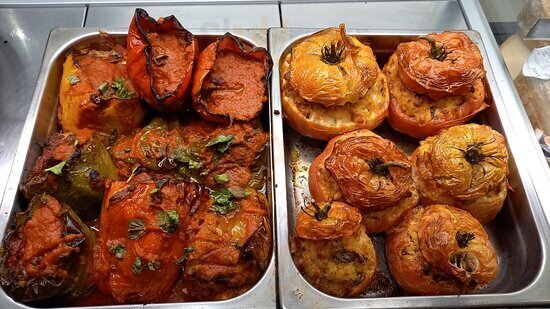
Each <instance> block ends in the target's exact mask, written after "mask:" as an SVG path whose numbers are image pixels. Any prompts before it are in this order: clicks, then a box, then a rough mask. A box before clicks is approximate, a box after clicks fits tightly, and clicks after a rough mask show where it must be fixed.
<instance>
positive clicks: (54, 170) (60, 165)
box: [44, 160, 67, 176]
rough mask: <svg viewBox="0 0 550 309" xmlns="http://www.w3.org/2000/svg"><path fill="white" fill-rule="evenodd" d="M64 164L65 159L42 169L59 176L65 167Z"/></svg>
mask: <svg viewBox="0 0 550 309" xmlns="http://www.w3.org/2000/svg"><path fill="white" fill-rule="evenodd" d="M65 164H67V160H65V161H61V162H59V163H57V164H56V165H54V166H52V167H50V168H47V169H45V170H44V171H45V172H50V173H53V174H56V175H57V176H60V175H61V174H63V168H64V167H65Z"/></svg>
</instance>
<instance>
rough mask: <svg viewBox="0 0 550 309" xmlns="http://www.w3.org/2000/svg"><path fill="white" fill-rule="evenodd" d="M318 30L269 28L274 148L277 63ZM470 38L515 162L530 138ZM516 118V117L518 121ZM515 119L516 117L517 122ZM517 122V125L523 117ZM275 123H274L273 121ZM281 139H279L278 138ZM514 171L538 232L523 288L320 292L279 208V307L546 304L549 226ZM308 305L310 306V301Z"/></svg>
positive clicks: (281, 197) (279, 129) (524, 175)
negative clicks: (536, 255) (295, 251)
mask: <svg viewBox="0 0 550 309" xmlns="http://www.w3.org/2000/svg"><path fill="white" fill-rule="evenodd" d="M319 30H322V28H270V29H269V31H268V41H269V51H270V53H271V55H272V57H273V59H274V65H273V73H272V80H271V81H272V89H271V95H272V100H271V102H272V105H273V109H274V110H279V111H281V114H280V117H278V119H275V118H276V116H278V115H274V121H272V124H273V125H274V132H273V136H274V148H279V147H284V142H283V120H282V118H283V117H282V106H281V91H280V90H281V89H280V82H279V80H280V73H279V62H280V58H281V56H282V55H283V53H284V51H285V50H286V49H287V48H288V47H289V46H290V45H291V44H293V42H295V41H298V40H300V39H302V38H304V37H305V36H307V35H309V34H312V33H314V32H316V31H319ZM444 30H445V29H434V30H413V31H411V30H381V29H369V30H365V29H357V28H347V29H346V32H347V33H348V34H350V35H373V36H378V35H380V36H381V35H395V36H399V35H403V36H410V35H413V36H418V35H423V34H428V33H431V32H441V31H444ZM457 31H462V32H464V33H466V34H468V35H469V36H470V37H471V38H472V39H473V40H474V42H475V43H476V44H477V45H478V47H479V49H480V51H481V53H482V56H483V62H484V66H485V69H486V71H487V77H486V78H487V83H488V84H489V86H490V89H491V94H492V96H493V101H494V104H495V106H496V108H497V112H498V114H499V118H500V121H501V123H502V127H503V130H504V131H505V132H506V137H507V143H508V146H509V149H510V151H511V152H512V153H513V154H514V157H515V158H521V156H520V155H519V154H518V152H520V150H521V148H520V146H521V143H519V141H521V140H529V137H527V136H521V134H520V132H517V131H516V130H514V129H513V125H512V124H513V122H512V119H511V117H513V116H514V115H511V114H510V113H508V109H507V108H506V104H504V100H503V98H502V96H501V93H500V90H499V88H498V86H497V84H496V81H495V75H494V73H493V70H492V67H491V65H498V64H492V63H489V57H488V55H487V51H486V49H485V45H484V43H483V41H482V39H481V35H480V34H479V32H477V31H475V30H458V29H457ZM516 116H517V115H516ZM516 118H518V117H516ZM518 119H519V118H518ZM518 119H516V121H521V119H519V120H518ZM275 120H278V121H275ZM278 136H279V138H277V137H278ZM274 160H275V168H274V171H275V174H274V182H275V190H276V192H275V199H276V203H277V204H278V205H287V190H286V175H285V173H286V172H285V171H284V170H283V171H281V167H282V168H284V167H285V161H284V160H285V158H284V154H282V162H281V156H274ZM515 164H516V167H517V169H518V173H519V176H520V180H521V182H522V184H523V186H524V188H525V193H526V198H527V200H528V202H529V211H531V213H532V216H533V218H534V221H535V224H536V229H537V231H538V232H539V233H538V239H537V240H538V241H539V242H540V245H541V255H542V256H541V266H540V269H539V270H538V272H537V274H536V276H535V278H534V280H533V281H532V282H531V283H529V284H528V285H527V286H526V287H524V288H523V289H521V290H519V291H515V292H511V293H493V294H469V295H461V296H460V295H458V296H457V295H445V296H401V297H383V298H349V299H347V298H337V297H333V296H330V295H327V294H325V293H322V292H320V291H318V290H317V289H315V288H313V287H312V286H311V285H310V284H309V283H308V282H307V281H305V280H304V279H303V277H302V276H301V275H300V274H299V272H298V270H297V268H296V266H295V264H294V262H293V260H292V256H291V254H290V248H289V246H288V239H289V231H288V225H287V222H288V221H287V220H288V217H287V216H288V212H287V209H288V208H287V207H278V208H277V220H278V222H279V226H278V228H277V233H278V234H277V238H278V240H279V241H278V242H277V246H278V247H277V258H278V263H279V266H283V267H278V280H279V283H280V284H279V290H278V297H279V301H280V304H281V306H282V307H283V308H293V307H297V306H308V305H310V306H313V305H314V306H316V307H384V308H394V307H395V308H401V307H428V306H430V307H431V306H436V307H472V306H489V305H493V306H494V305H535V304H550V296H549V295H548V293H547V291H545V289H544V285H545V284H546V285H547V283H548V282H549V281H550V274H549V273H548V272H549V271H550V265H548V262H547V256H548V253H549V247H550V241H549V238H548V237H547V236H548V235H549V229H550V226H549V224H548V221H547V220H546V216H545V215H544V210H543V207H542V204H541V201H540V199H539V197H538V195H537V191H536V189H535V185H534V183H533V180H532V178H531V176H530V174H529V171H528V166H527V164H524V163H523V162H522V161H521V160H516V162H515ZM291 276H293V277H296V278H299V279H297V281H299V283H300V284H299V285H300V286H299V287H296V288H295V289H292V290H290V289H285V286H288V285H289V284H294V283H295V282H292V280H291V278H290V277H291ZM306 293H309V294H312V295H313V296H310V297H309V298H307V300H304V301H302V297H304V295H305V294H306ZM311 299H313V300H312V302H310V300H311Z"/></svg>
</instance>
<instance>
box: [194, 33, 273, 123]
mask: <svg viewBox="0 0 550 309" xmlns="http://www.w3.org/2000/svg"><path fill="white" fill-rule="evenodd" d="M271 67H272V60H271V57H270V56H269V53H268V52H267V50H266V49H265V48H261V47H255V48H252V49H249V48H245V47H244V45H243V43H242V42H241V41H240V40H239V39H238V38H237V37H235V36H233V35H232V34H230V33H226V34H225V35H224V36H222V37H221V38H219V39H218V40H216V42H214V43H212V44H210V45H209V46H208V47H206V48H205V49H204V50H203V51H202V52H201V54H200V56H199V60H198V63H197V70H196V72H195V74H194V77H193V90H192V95H193V102H194V104H193V106H194V108H195V110H196V111H197V113H198V114H199V115H201V116H202V117H204V118H205V119H206V120H210V121H215V122H220V123H231V122H232V121H233V120H238V121H247V120H252V119H254V118H256V117H258V116H259V114H260V112H261V110H262V108H263V106H264V104H265V103H266V102H267V100H268V93H267V83H268V81H269V75H270V73H271Z"/></svg>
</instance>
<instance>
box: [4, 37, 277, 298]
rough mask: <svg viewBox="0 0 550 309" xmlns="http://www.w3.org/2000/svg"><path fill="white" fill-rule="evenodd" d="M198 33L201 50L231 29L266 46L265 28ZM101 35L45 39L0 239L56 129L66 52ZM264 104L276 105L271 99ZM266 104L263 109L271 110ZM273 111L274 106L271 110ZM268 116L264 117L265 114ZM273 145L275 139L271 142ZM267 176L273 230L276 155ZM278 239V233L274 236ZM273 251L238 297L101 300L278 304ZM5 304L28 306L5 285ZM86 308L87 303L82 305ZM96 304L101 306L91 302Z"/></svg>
mask: <svg viewBox="0 0 550 309" xmlns="http://www.w3.org/2000/svg"><path fill="white" fill-rule="evenodd" d="M102 30H103V31H105V32H107V33H108V34H109V35H111V37H113V38H114V39H115V40H118V41H120V42H125V40H126V34H127V30H126V29H119V30H114V29H102ZM190 31H191V32H192V33H194V34H195V37H197V38H198V41H199V45H200V46H199V48H200V49H201V50H202V49H203V48H205V47H206V46H207V44H209V43H211V42H214V41H215V40H216V38H218V37H219V36H222V35H223V34H224V33H225V32H231V33H232V34H233V35H235V36H237V37H239V38H240V39H241V40H242V41H243V42H244V43H245V44H246V45H249V46H260V47H266V45H267V31H266V30H259V29H258V30H257V29H253V30H234V29H224V30H204V29H203V30H198V29H197V30H193V29H190ZM98 40H100V37H99V33H98V31H97V28H74V29H73V28H66V29H62V28H58V29H53V30H52V31H51V33H50V37H49V39H48V44H47V45H46V51H45V53H44V58H43V61H42V67H41V68H40V75H39V76H38V81H37V84H36V90H35V92H34V96H33V99H32V102H31V107H30V109H29V114H28V116H27V120H26V122H25V127H24V129H23V133H22V136H21V140H20V142H19V146H18V149H17V155H16V158H15V161H14V163H13V165H12V169H11V172H10V175H9V179H8V187H7V189H6V193H5V195H4V198H3V200H2V205H1V210H0V211H1V212H0V239H3V237H4V234H5V232H6V229H7V227H8V226H9V224H10V223H11V220H12V218H13V215H14V214H15V213H16V212H19V211H21V210H22V208H23V207H22V206H23V205H25V202H24V201H23V200H24V199H23V198H22V196H20V194H19V193H18V187H19V183H20V180H21V179H22V176H23V173H24V171H25V170H26V169H30V168H32V166H33V164H34V161H35V160H36V158H38V156H39V155H40V153H41V147H40V145H43V143H44V141H45V140H46V139H47V137H48V136H49V135H50V134H51V133H52V132H55V131H57V104H58V100H57V97H58V93H59V83H60V79H61V73H62V70H63V68H62V67H63V62H64V61H65V57H66V55H67V53H68V52H69V51H71V50H73V49H81V48H84V47H88V46H94V45H95V44H97V42H98ZM264 109H266V110H268V111H271V105H269V106H266V107H265V108H264ZM266 110H264V114H265V112H266ZM269 113H270V112H269ZM262 120H264V119H262ZM266 120H267V121H266V122H264V124H265V125H266V127H265V129H266V130H267V131H268V132H269V133H270V135H272V134H271V123H270V121H269V120H270V119H269V118H268V119H266ZM271 147H272V146H271V145H270V148H271ZM267 157H268V158H267V161H268V162H267V171H268V172H267V174H268V175H267V181H266V188H267V189H266V191H267V192H266V195H267V198H268V200H269V201H270V205H271V221H272V223H273V224H272V226H273V234H274V232H275V214H274V211H273V209H274V198H273V195H272V194H271V192H273V190H272V182H271V181H270V177H271V175H272V172H273V171H272V166H273V164H272V158H271V151H270V155H268V156H267ZM274 240H275V237H274ZM273 246H274V248H273V253H272V256H271V259H270V262H269V265H268V267H267V269H266V270H265V272H264V275H263V276H262V278H261V279H260V280H259V281H258V282H257V283H256V285H255V286H254V287H252V288H251V289H250V290H249V291H247V292H246V293H244V294H242V295H239V296H237V297H235V298H232V299H228V300H223V301H208V302H194V303H193V302H187V303H161V304H147V305H144V304H135V305H121V306H102V307H101V308H142V307H144V306H146V307H154V308H179V307H181V306H185V307H186V308H235V307H241V308H251V307H261V308H274V307H276V289H275V288H276V279H275V276H276V270H275V243H274V244H273ZM0 308H28V306H26V305H24V304H21V303H18V302H16V301H14V300H13V299H11V298H10V297H8V296H7V295H6V293H5V292H4V290H3V289H1V288H0ZM79 308H82V307H79ZM92 308H97V307H92Z"/></svg>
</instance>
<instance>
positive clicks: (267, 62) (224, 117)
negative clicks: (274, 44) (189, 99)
mask: <svg viewBox="0 0 550 309" xmlns="http://www.w3.org/2000/svg"><path fill="white" fill-rule="evenodd" d="M226 38H229V39H231V40H233V41H234V42H235V43H236V44H237V47H238V49H239V51H240V53H241V54H242V55H244V56H245V57H250V55H251V54H255V53H264V57H263V59H264V61H263V62H264V72H265V74H264V76H263V77H262V79H263V84H264V92H265V93H268V92H269V77H270V76H271V69H272V67H273V59H272V58H271V55H270V54H269V51H268V50H267V49H265V48H263V47H260V46H255V47H252V48H251V49H250V50H249V51H246V50H245V46H244V44H243V42H242V41H241V40H240V39H239V38H238V37H236V36H235V35H233V34H231V33H230V32H226V33H225V34H224V35H223V36H221V37H219V38H217V39H216V42H215V44H216V49H215V56H216V58H217V57H218V55H219V54H220V53H221V52H220V51H219V46H220V43H221V42H222V41H223V40H224V39H226ZM214 62H215V60H214ZM211 72H212V70H210V69H209V70H208V72H207V73H206V74H204V76H203V77H202V78H201V87H200V90H199V93H198V96H197V100H196V104H197V105H199V106H200V108H201V109H204V111H205V112H206V113H208V114H209V115H210V116H213V117H216V118H218V119H219V120H221V121H223V122H227V121H229V122H230V123H232V122H233V119H232V118H231V116H230V115H228V114H217V113H214V112H212V111H211V110H210V109H209V108H208V105H207V104H206V103H205V102H204V101H203V100H202V95H201V92H202V84H203V83H204V80H205V79H206V78H207V77H208V75H210V73H211ZM267 97H268V99H267V101H268V102H269V100H270V99H269V95H268V96H267ZM260 113H261V110H260ZM258 114H259V113H258ZM256 117H257V115H256ZM249 120H250V119H249Z"/></svg>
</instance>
